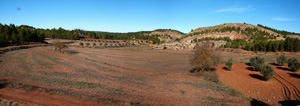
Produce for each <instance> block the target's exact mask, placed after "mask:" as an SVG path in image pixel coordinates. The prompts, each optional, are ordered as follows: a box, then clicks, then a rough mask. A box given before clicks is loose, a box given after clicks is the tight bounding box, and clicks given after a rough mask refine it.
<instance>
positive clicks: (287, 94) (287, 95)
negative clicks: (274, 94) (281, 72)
mask: <svg viewBox="0 0 300 106" xmlns="http://www.w3.org/2000/svg"><path fill="white" fill-rule="evenodd" d="M276 75H277V74H276ZM274 79H276V80H277V81H278V82H279V83H280V85H281V86H282V87H283V92H284V95H285V97H284V99H285V100H291V91H290V89H289V88H288V87H287V86H286V85H285V84H284V83H283V82H282V81H280V80H279V79H278V78H277V77H276V76H275V77H274Z"/></svg>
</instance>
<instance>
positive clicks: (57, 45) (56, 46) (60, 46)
mask: <svg viewBox="0 0 300 106" xmlns="http://www.w3.org/2000/svg"><path fill="white" fill-rule="evenodd" d="M53 45H54V49H55V51H56V50H59V52H61V50H62V49H65V48H69V47H68V46H67V45H66V44H63V43H62V42H60V41H55V42H53Z"/></svg>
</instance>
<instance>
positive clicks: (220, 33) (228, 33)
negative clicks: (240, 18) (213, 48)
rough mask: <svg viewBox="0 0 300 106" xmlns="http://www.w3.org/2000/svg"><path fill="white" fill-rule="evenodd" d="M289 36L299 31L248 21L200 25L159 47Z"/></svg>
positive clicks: (296, 35) (297, 35)
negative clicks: (254, 23)
mask: <svg viewBox="0 0 300 106" xmlns="http://www.w3.org/2000/svg"><path fill="white" fill-rule="evenodd" d="M181 36H182V35H181ZM287 36H288V37H300V36H299V34H298V33H292V32H287V31H280V30H276V29H272V28H270V27H266V26H263V25H258V26H256V25H251V24H247V23H225V24H220V25H217V26H211V27H200V28H197V29H194V30H192V31H191V32H189V33H187V34H186V35H183V36H182V37H180V38H177V40H174V39H172V41H173V42H177V41H179V42H178V43H169V44H161V45H158V48H166V47H165V46H164V45H168V46H169V48H176V47H175V46H182V45H191V44H192V43H195V42H199V41H203V40H215V39H218V40H221V41H227V40H234V39H244V40H246V41H247V42H249V41H253V40H283V39H285V37H287ZM178 37H179V36H178ZM175 39H176V38H175ZM170 42H171V41H170ZM214 43H216V42H214ZM224 43H226V42H222V44H224ZM173 44H174V45H173ZM167 48H168V47H167ZM182 48H185V47H182ZM188 48H192V47H188Z"/></svg>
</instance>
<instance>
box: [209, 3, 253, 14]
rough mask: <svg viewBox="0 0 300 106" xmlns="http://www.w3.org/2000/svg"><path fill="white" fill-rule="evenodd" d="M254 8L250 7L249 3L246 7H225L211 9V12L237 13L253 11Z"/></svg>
mask: <svg viewBox="0 0 300 106" xmlns="http://www.w3.org/2000/svg"><path fill="white" fill-rule="evenodd" d="M253 10H255V9H254V8H252V6H251V5H249V6H248V7H244V8H243V7H232V8H225V9H220V10H216V11H213V12H212V13H221V12H237V13H242V12H248V11H253Z"/></svg>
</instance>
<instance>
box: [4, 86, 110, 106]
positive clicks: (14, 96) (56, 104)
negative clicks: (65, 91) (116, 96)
mask: <svg viewBox="0 0 300 106" xmlns="http://www.w3.org/2000/svg"><path fill="white" fill-rule="evenodd" d="M0 98H5V99H9V100H13V101H16V102H21V103H23V104H26V105H35V104H39V105H44V106H63V105H64V106H67V105H68V106H82V105H89V106H96V105H105V104H101V103H96V102H89V101H84V100H82V99H75V98H71V97H68V96H60V95H50V94H48V93H44V92H37V91H25V90H21V89H10V88H2V89H0Z"/></svg>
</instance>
